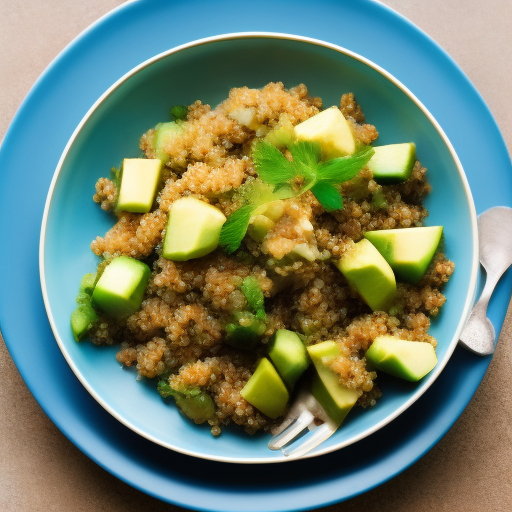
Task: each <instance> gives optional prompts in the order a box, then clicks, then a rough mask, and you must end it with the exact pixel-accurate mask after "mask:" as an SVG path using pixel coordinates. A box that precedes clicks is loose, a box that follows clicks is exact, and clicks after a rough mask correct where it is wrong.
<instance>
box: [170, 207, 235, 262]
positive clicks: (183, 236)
mask: <svg viewBox="0 0 512 512" xmlns="http://www.w3.org/2000/svg"><path fill="white" fill-rule="evenodd" d="M224 222H226V217H225V216H224V214H223V213H222V212H221V211H220V210H219V209H218V208H215V206H212V205H210V204H208V203H205V202H203V201H200V200H199V199H195V198H193V197H183V198H181V199H178V200H177V201H175V202H174V203H173V204H172V207H171V211H170V213H169V220H168V222H167V230H166V233H165V239H164V246H163V251H162V254H163V257H164V258H167V259H168V260H173V261H187V260H190V259H193V258H200V257H201V256H205V255H206V254H208V253H210V252H212V251H214V250H215V249H216V248H217V246H218V245H219V235H220V230H221V229H222V226H223V225H224Z"/></svg>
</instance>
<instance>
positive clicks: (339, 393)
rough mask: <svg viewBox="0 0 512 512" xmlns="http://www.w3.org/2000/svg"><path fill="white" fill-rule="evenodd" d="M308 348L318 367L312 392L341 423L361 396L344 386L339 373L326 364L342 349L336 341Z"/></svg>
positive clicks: (330, 415) (333, 417)
mask: <svg viewBox="0 0 512 512" xmlns="http://www.w3.org/2000/svg"><path fill="white" fill-rule="evenodd" d="M307 350H308V353H309V356H310V357H311V360H312V361H313V364H314V366H315V369H316V374H315V376H314V378H313V382H312V387H311V392H312V394H313V396H314V397H315V398H316V399H317V400H318V402H319V403H320V405H321V406H322V407H323V408H324V410H325V412H326V413H327V414H328V415H329V417H330V418H331V419H332V420H333V421H334V422H335V423H336V424H337V425H340V424H341V423H342V421H343V420H344V419H345V417H346V416H347V414H348V413H349V412H350V409H352V407H353V406H354V404H355V403H356V402H357V399H358V398H359V394H358V392H357V391H355V390H354V389H349V388H347V387H345V386H342V385H341V384H340V381H339V378H338V374H337V373H336V372H334V371H333V370H331V369H330V368H329V367H328V366H327V365H326V363H327V362H328V361H329V360H330V359H334V358H335V357H337V356H339V354H340V350H339V348H338V346H337V345H336V343H335V342H334V341H324V342H322V343H318V344H317V345H310V346H309V347H308V349H307Z"/></svg>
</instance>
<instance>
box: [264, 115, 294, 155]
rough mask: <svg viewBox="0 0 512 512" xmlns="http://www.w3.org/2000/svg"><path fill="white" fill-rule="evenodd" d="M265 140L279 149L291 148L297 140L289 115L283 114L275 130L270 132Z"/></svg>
mask: <svg viewBox="0 0 512 512" xmlns="http://www.w3.org/2000/svg"><path fill="white" fill-rule="evenodd" d="M265 139H266V140H267V141H268V142H270V144H273V145H274V146H276V147H278V148H283V147H286V146H289V145H290V144H291V143H292V142H293V141H294V139H295V130H294V128H293V124H292V121H291V118H290V116H289V115H288V114H282V115H281V116H280V117H279V121H278V123H277V125H276V127H275V128H273V129H272V130H270V132H268V133H267V135H266V136H265Z"/></svg>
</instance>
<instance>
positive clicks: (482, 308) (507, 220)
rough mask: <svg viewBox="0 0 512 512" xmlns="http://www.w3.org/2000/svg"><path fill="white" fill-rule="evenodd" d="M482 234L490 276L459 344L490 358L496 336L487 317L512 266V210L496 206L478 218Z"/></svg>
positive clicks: (483, 260)
mask: <svg viewBox="0 0 512 512" xmlns="http://www.w3.org/2000/svg"><path fill="white" fill-rule="evenodd" d="M478 234H479V249H480V263H481V264H482V266H483V267H484V269H485V271H486V274H487V277H486V280H485V286H484V289H483V291H482V295H480V299H478V302H477V303H476V304H475V306H474V307H473V310H472V311H471V315H470V316H469V320H468V322H467V324H466V327H464V330H463V331H462V334H461V336H460V340H459V343H460V344H461V345H462V346H463V347H465V348H467V349H468V350H470V351H472V352H474V353H476V354H479V355H482V356H486V355H489V354H492V353H493V352H494V349H495V348H496V339H495V338H496V334H495V332H494V327H493V325H492V323H491V321H490V320H489V319H488V318H487V305H488V304H489V299H490V298H491V295H492V292H493V291H494V287H495V286H496V284H497V283H498V281H499V280H500V277H501V276H502V275H503V273H504V272H505V270H507V269H508V267H510V265H512V208H508V207H506V206H496V207H495V208H490V209H489V210H487V211H485V212H484V213H482V214H481V215H480V216H479V217H478Z"/></svg>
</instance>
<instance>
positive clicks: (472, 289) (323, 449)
mask: <svg viewBox="0 0 512 512" xmlns="http://www.w3.org/2000/svg"><path fill="white" fill-rule="evenodd" d="M251 38H261V39H284V40H289V41H297V42H303V43H309V44H312V45H315V46H321V47H324V48H328V49H331V50H334V51H337V52H339V53H342V54H344V55H346V56H348V57H351V58H353V59H355V60H357V61H359V62H361V63H363V64H365V65H367V66H368V67H370V68H372V69H373V70H375V71H377V72H378V73H380V74H381V75H382V76H384V77H385V78H386V79H387V80H389V81H390V82H391V83H393V84H394V85H395V86H396V87H398V88H399V89H400V90H401V91H402V92H403V93H404V94H405V95H406V96H408V97H409V99H410V100H412V102H413V103H414V104H415V105H416V106H417V107H418V108H419V109H420V110H421V111H422V113H423V114H424V115H425V116H426V117H427V119H428V120H429V121H430V123H431V124H432V125H433V126H434V128H435V129H436V131H437V132H438V134H439V135H440V136H441V138H442V139H443V142H444V143H445V145H446V147H447V148H448V150H449V152H450V154H451V156H452V158H453V161H454V163H455V166H456V167H457V170H458V172H459V176H460V179H461V182H462V184H463V187H464V192H465V194H466V198H467V202H468V206H469V209H470V214H471V232H472V241H473V244H472V245H473V260H472V264H471V275H470V281H469V293H468V294H467V296H466V301H465V304H464V308H463V312H462V315H461V318H460V320H459V324H458V326H457V329H456V330H455V333H454V335H453V337H452V340H451V341H450V343H449V345H448V349H447V351H446V354H445V356H444V358H443V359H442V360H441V361H438V364H437V365H436V367H435V368H434V370H433V371H432V372H431V373H430V374H429V375H428V377H427V378H428V380H427V382H426V385H424V386H422V388H421V389H418V390H416V391H415V392H414V393H413V394H412V396H411V397H410V398H409V399H408V400H406V401H405V402H404V403H403V404H402V405H401V406H400V407H398V408H397V409H396V410H395V411H393V413H392V414H389V415H388V416H386V417H385V418H383V419H382V420H381V421H379V422H377V423H376V424H375V425H373V426H371V427H369V428H367V429H365V430H363V431H362V432H361V433H359V434H358V435H356V436H353V437H351V438H349V439H346V440H345V441H342V442H340V443H337V444H335V445H333V446H326V445H325V444H324V445H320V446H319V447H318V448H317V449H316V450H314V451H313V452H310V453H309V454H307V455H305V456H303V457H302V458H311V457H317V456H319V455H324V454H327V453H331V452H334V451H336V450H339V449H341V448H344V447H346V446H349V445H351V444H354V443H356V442H358V441H360V440H361V439H363V438H365V437H367V436H369V435H370V434H373V433H374V432H376V431H377V430H379V429H381V428H382V427H384V426H385V425H387V424H388V423H390V422H391V421H393V420H394V419H395V418H396V417H398V416H399V415H400V414H402V412H404V411H405V410H406V409H408V408H409V407H410V406H411V405H412V404H413V403H414V402H416V401H417V400H418V399H419V398H420V397H421V396H422V395H423V394H424V393H425V391H427V389H428V388H429V387H430V386H431V385H432V384H433V383H434V381H435V380H436V379H437V377H438V376H439V374H440V373H441V371H442V370H443V368H444V367H445V366H446V364H447V363H448V361H449V359H450V357H451V355H452V353H453V351H454V350H455V347H456V346H457V344H458V340H459V337H460V334H461V332H462V329H463V327H464V325H465V323H466V320H467V318H468V316H469V314H470V312H471V307H472V304H473V302H474V298H475V293H476V284H477V278H478V268H479V253H478V229H477V215H476V209H475V205H474V201H473V196H472V193H471V190H470V188H469V183H468V180H467V177H466V174H465V172H464V170H463V167H462V164H461V162H460V159H459V157H458V156H457V153H456V152H455V149H454V147H453V145H452V144H451V142H450V140H449V139H448V137H447V135H446V134H445V132H444V130H443V129H442V128H441V126H440V124H439V123H438V122H437V120H436V119H435V118H434V116H433V115H432V114H431V113H430V111H429V110H428V109H427V108H426V107H425V105H423V103H422V102H421V101H420V100H419V99H418V98H417V97H416V96H415V95H414V94H413V93H412V91H410V90H409V89H408V88H407V87H406V86H405V85H404V84H403V83H402V82H401V81H399V80H398V79H397V78H395V77H394V76H393V75H392V74H391V73H389V72H388V71H386V70H385V69H384V68H382V67H381V66H379V65H378V64H376V63H374V62H373V61H371V60H369V59H367V58H366V57H363V56H362V55H360V54H358V53H356V52H353V51H352V50H349V49H347V48H344V47H342V46H339V45H336V44H333V43H329V42H327V41H322V40H320V39H315V38H311V37H306V36H299V35H294V34H287V33H279V32H258V31H256V32H234V33H227V34H220V35H216V36H211V37H206V38H202V39H197V40H194V41H190V42H188V43H185V44H182V45H179V46H175V47H173V48H171V49H169V50H165V51H164V52H161V53H159V54H157V55H155V56H153V57H151V58H149V59H147V60H145V61H144V62H142V63H141V64H139V65H137V66H135V67H134V68H132V69H131V70H130V71H128V72H127V73H126V74H125V75H123V76H122V77H121V78H119V79H118V80H117V81H116V82H115V83H114V84H113V85H112V86H110V87H109V88H108V89H107V90H106V91H105V92H104V93H103V94H102V95H101V96H100V97H99V98H98V99H97V100H96V102H95V103H94V104H93V105H92V106H91V107H90V109H89V110H88V111H87V113H86V114H85V116H84V117H83V118H82V120H81V121H80V123H79V124H78V126H77V127H76V129H75V130H74V132H73V134H72V135H71V137H70V139H69V141H68V143H67V144H66V146H65V148H64V150H63V152H62V155H61V157H60V159H59V162H58V164H57V167H56V169H55V173H54V175H53V178H52V181H51V183H50V188H49V191H48V195H47V198H46V203H45V208H44V213H43V218H42V223H41V234H40V241H39V273H40V281H41V289H42V295H43V301H44V305H45V309H46V312H47V315H48V319H49V322H50V326H51V329H52V331H53V334H54V336H55V339H56V341H57V344H58V345H59V348H60V350H61V352H62V354H63V356H64V358H65V359H66V361H67V363H68V364H69V366H70V368H71V370H72V371H73V373H74V374H75V375H76V377H77V378H78V380H79V381H80V382H81V383H82V385H83V386H84V387H85V388H86V389H87V391H88V392H89V393H90V394H91V396H92V397H93V398H94V399H95V400H96V401H97V402H98V403H99V404H100V405H101V406H102V407H103V408H104V409H105V410H106V411H108V412H109V413H110V414H111V415H112V416H114V417H115V418H116V419H117V420H118V421H120V422H121V423H122V424H123V425H125V426H126V427H128V428H129V429H131V430H132V431H134V432H136V433H137V434H139V435H140V436H142V437H144V438H146V439H148V440H149V441H152V442H154V443H156V444H158V445H160V446H163V447H165V448H168V449H171V450H174V451H176V452H179V453H182V454H185V455H190V456H193V457H198V458H201V459H206V460H213V461H217V462H229V463H235V464H268V463H277V462H286V461H291V460H295V459H294V458H292V457H286V456H284V455H281V456H277V457H276V456H273V457H261V458H254V457H246V458H243V459H238V458H235V457H227V456H214V455H208V454H203V453H201V452H199V451H193V450H187V449H184V448H181V447H179V446H175V445H173V444H171V443H168V442H164V441H162V440H160V439H157V438H156V437H154V436H153V435H150V434H148V433H147V432H145V431H144V430H142V429H140V428H138V427H137V426H135V425H133V424H132V423H131V422H130V421H128V420H127V419H126V418H124V417H123V416H122V415H121V414H119V413H118V412H117V411H116V410H115V409H114V408H113V407H111V406H110V405H109V404H108V403H106V401H105V400H104V399H103V398H102V397H101V396H100V395H99V394H98V393H97V392H96V391H95V389H94V388H93V387H92V386H91V385H90V384H89V382H88V381H87V379H86V378H85V377H84V376H83V375H82V373H81V372H80V370H79V369H78V368H77V366H76V365H75V363H74V361H73V359H72V357H71V356H70V354H69V352H68V351H67V349H66V346H65V344H64V342H63V340H62V338H61V336H60V334H59V331H58V329H57V325H56V323H55V320H54V317H53V314H52V310H51V305H50V301H49V298H48V293H47V289H46V275H45V265H44V253H45V250H44V249H45V239H46V227H47V221H48V215H49V211H50V206H51V201H52V197H53V193H54V190H55V186H56V184H57V181H58V178H59V176H60V172H61V170H62V166H63V164H64V161H65V159H66V157H67V155H68V153H69V150H70V148H71V146H72V145H73V143H74V141H75V139H76V138H77V136H78V134H79V133H80V131H81V130H82V128H83V127H84V125H85V124H86V123H87V121H88V120H89V118H90V117H91V116H92V114H93V113H94V112H95V111H96V109H97V108H98V107H99V105H100V104H101V103H103V101H104V100H105V99H106V98H107V97H108V96H110V94H112V93H113V92H114V91H115V90H116V89H117V88H118V87H119V86H121V85H122V84H123V83H124V82H126V81H127V80H128V79H129V78H131V77H132V76H134V75H135V74H136V73H138V72H139V71H141V70H142V69H144V68H146V67H148V66H150V65H151V64H153V63H155V62H157V61H159V60H162V59H164V58H166V57H168V56H169V55H172V54H175V53H178V52H180V51H183V50H186V49H189V48H192V47H196V46H202V45H206V44H209V43H215V42H220V41H232V40H236V39H251Z"/></svg>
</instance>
